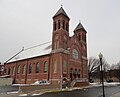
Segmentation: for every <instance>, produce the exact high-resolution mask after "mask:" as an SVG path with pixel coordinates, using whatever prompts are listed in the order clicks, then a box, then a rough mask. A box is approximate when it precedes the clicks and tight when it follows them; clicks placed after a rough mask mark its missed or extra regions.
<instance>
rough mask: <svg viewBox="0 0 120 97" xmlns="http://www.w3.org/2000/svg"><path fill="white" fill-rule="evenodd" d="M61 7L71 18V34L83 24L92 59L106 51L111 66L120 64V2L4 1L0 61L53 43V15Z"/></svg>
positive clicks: (1, 0) (0, 14)
mask: <svg viewBox="0 0 120 97" xmlns="http://www.w3.org/2000/svg"><path fill="white" fill-rule="evenodd" d="M61 4H62V5H63V8H64V10H65V11H66V13H67V14H68V16H69V17H70V19H71V20H70V35H73V30H74V28H75V27H76V26H77V24H78V23H79V20H80V21H81V22H82V24H83V26H84V27H85V29H86V30H87V38H88V39H87V42H88V43H87V44H88V58H89V57H90V56H94V57H98V54H99V52H102V53H103V55H104V57H105V59H106V60H107V62H108V63H110V64H112V63H117V62H118V61H120V54H119V53H120V45H119V43H120V28H119V27H120V6H119V5H120V0H0V61H1V62H3V61H6V60H7V59H9V58H10V57H11V56H13V55H14V54H16V53H17V52H18V51H20V50H21V49H22V47H23V46H24V47H25V48H28V47H31V46H34V45H38V44H41V43H43V42H48V41H51V39H52V16H53V15H54V14H55V13H56V12H57V11H58V9H59V8H60V6H61Z"/></svg>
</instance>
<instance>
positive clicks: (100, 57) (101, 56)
mask: <svg viewBox="0 0 120 97" xmlns="http://www.w3.org/2000/svg"><path fill="white" fill-rule="evenodd" d="M102 58H103V55H102V54H101V53H100V54H99V59H100V67H101V68H100V69H101V80H102V89H103V97H105V91H104V81H103V68H102V67H103V66H102V65H103V64H102Z"/></svg>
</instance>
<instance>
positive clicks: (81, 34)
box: [74, 22, 88, 78]
mask: <svg viewBox="0 0 120 97" xmlns="http://www.w3.org/2000/svg"><path fill="white" fill-rule="evenodd" d="M74 34H75V35H76V37H77V39H78V41H79V43H80V45H81V63H82V77H83V78H87V77H88V75H87V73H88V70H87V42H86V34H87V31H86V30H85V28H84V27H83V25H82V24H81V23H80V22H79V24H78V25H77V27H76V28H75V30H74Z"/></svg>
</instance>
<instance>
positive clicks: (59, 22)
mask: <svg viewBox="0 0 120 97" xmlns="http://www.w3.org/2000/svg"><path fill="white" fill-rule="evenodd" d="M58 29H60V20H59V21H58Z"/></svg>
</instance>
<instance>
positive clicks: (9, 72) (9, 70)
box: [8, 67, 10, 75]
mask: <svg viewBox="0 0 120 97" xmlns="http://www.w3.org/2000/svg"><path fill="white" fill-rule="evenodd" d="M8 75H10V67H9V68H8Z"/></svg>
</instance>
